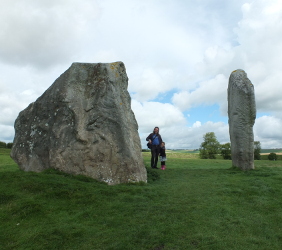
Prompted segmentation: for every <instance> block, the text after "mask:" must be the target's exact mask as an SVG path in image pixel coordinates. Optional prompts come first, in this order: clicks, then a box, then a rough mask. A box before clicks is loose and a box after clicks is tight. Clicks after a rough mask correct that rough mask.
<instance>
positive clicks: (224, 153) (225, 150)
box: [220, 142, 231, 160]
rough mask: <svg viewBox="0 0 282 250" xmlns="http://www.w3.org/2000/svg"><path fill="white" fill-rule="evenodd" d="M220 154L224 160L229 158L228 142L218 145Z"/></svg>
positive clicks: (229, 148) (229, 147) (229, 145)
mask: <svg viewBox="0 0 282 250" xmlns="http://www.w3.org/2000/svg"><path fill="white" fill-rule="evenodd" d="M220 147H221V149H220V154H221V156H222V157H223V159H225V160H231V144H230V142H228V143H225V144H222V145H220Z"/></svg>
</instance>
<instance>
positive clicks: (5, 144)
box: [0, 141, 13, 148]
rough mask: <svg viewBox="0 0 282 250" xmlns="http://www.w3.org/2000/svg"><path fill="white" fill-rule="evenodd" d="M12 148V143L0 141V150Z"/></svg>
mask: <svg viewBox="0 0 282 250" xmlns="http://www.w3.org/2000/svg"><path fill="white" fill-rule="evenodd" d="M12 147H13V143H12V142H8V143H6V142H3V141H0V148H12Z"/></svg>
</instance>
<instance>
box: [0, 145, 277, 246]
mask: <svg viewBox="0 0 282 250" xmlns="http://www.w3.org/2000/svg"><path fill="white" fill-rule="evenodd" d="M9 152H10V151H9V150H8V149H0V221H1V226H0V249H17V250H18V249H36V250H39V249H68V250H69V249H113V250H116V249H120V250H125V249H130V250H132V249H138V250H139V249H141V250H142V249H150V250H162V249H169V250H172V249H173V250H176V249H185V250H186V249H209V250H210V249H215V250H219V249H242V250H245V249H272V250H273V249H279V250H280V249H282V198H281V197H282V159H279V160H277V161H268V160H259V161H255V167H256V169H255V170H252V171H246V172H243V171H240V170H237V169H233V168H231V165H232V164H231V161H229V160H222V159H220V158H218V159H215V160H201V159H199V158H198V155H197V154H195V153H192V152H191V153H189V152H174V151H169V152H168V153H167V158H168V161H167V169H166V170H165V171H162V170H159V169H157V170H153V169H150V168H149V162H150V153H147V152H144V153H143V157H144V162H145V165H146V167H147V171H148V183H147V184H145V183H139V184H121V185H116V186H108V185H106V184H104V183H100V182H98V181H95V180H93V179H90V178H87V177H84V176H73V175H68V174H64V173H61V172H58V171H55V170H47V171H45V172H42V173H34V172H23V171H21V170H19V168H18V166H17V164H15V163H14V162H13V160H12V159H11V158H10V156H9Z"/></svg>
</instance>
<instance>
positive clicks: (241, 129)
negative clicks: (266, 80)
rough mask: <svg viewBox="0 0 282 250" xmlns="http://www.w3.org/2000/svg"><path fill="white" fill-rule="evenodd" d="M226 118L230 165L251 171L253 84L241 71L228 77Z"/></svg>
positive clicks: (254, 107)
mask: <svg viewBox="0 0 282 250" xmlns="http://www.w3.org/2000/svg"><path fill="white" fill-rule="evenodd" d="M228 117H229V135H230V140H231V155H232V165H233V166H235V167H238V168H240V169H242V170H249V169H253V168H254V134H253V125H254V123H255V119H256V103H255V93H254V86H253V84H252V83H251V81H250V80H249V79H248V77H247V74H246V73H245V71H243V70H241V69H238V70H235V71H233V72H232V73H231V75H230V77H229V85H228Z"/></svg>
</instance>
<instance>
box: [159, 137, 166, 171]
mask: <svg viewBox="0 0 282 250" xmlns="http://www.w3.org/2000/svg"><path fill="white" fill-rule="evenodd" d="M160 161H161V170H165V168H166V166H165V162H166V153H165V142H164V141H163V142H162V145H161V147H160Z"/></svg>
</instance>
